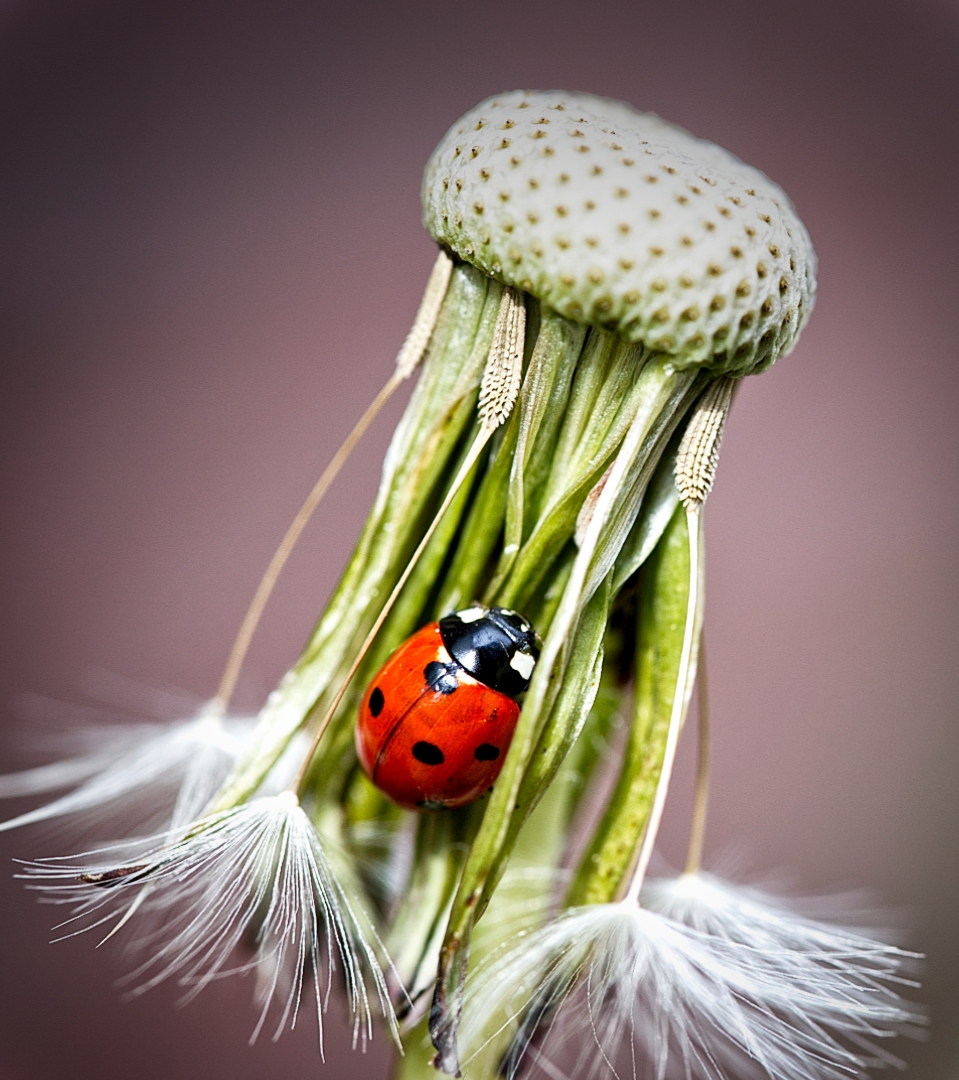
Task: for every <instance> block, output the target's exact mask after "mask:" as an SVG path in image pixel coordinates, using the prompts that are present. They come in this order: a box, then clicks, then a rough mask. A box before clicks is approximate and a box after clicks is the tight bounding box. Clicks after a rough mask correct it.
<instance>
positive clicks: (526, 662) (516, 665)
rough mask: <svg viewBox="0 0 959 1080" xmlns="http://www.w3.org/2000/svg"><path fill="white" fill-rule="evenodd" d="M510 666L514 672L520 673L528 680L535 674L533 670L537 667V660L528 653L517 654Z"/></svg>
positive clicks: (514, 654) (514, 655)
mask: <svg viewBox="0 0 959 1080" xmlns="http://www.w3.org/2000/svg"><path fill="white" fill-rule="evenodd" d="M509 666H510V667H511V668H512V669H513V670H514V671H518V672H519V673H520V675H522V677H523V678H524V679H528V678H529V677H530V675H532V674H533V668H534V667H536V658H535V657H534V656H532V655H531V654H530V653H528V652H515V653H513V658H512V659H511V660H510V662H509Z"/></svg>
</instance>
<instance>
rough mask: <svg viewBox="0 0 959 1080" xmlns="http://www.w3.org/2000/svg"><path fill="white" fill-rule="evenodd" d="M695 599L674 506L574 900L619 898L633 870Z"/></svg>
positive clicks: (653, 563)
mask: <svg viewBox="0 0 959 1080" xmlns="http://www.w3.org/2000/svg"><path fill="white" fill-rule="evenodd" d="M688 598H689V539H688V532H687V526H686V511H685V510H684V509H683V508H682V507H679V508H678V509H677V510H676V511H674V513H673V516H672V518H671V520H670V522H669V525H668V527H667V529H666V531H665V533H664V534H663V536H662V539H661V540H660V542H659V544H658V545H657V547H656V549H655V551H654V552H653V554H652V556H651V557H650V559H649V560H648V562H647V563H646V566H645V568H644V570H643V576H642V584H641V593H640V602H639V613H638V629H637V653H636V677H635V683H636V686H635V700H634V707H633V724H632V727H631V730H630V733H629V738H628V740H627V743H626V747H625V754H624V758H623V765H622V769H621V771H620V774H619V779H618V781H617V783H616V787H615V789H614V791H613V794H612V796H611V798H610V801H609V804H608V806H607V809H606V812H605V814H604V815H603V818H602V820H601V821H600V824H599V826H598V828H597V829H596V831H595V832H594V834H593V837H592V840H591V842H590V844H589V846H588V848H587V850H586V852H585V853H584V855H583V858H582V860H581V862H580V865H579V867H578V869H577V872H576V875H575V877H574V879H573V882H572V885H571V887H570V889H569V892H568V894H567V896H566V901H565V903H566V905H567V906H574V905H578V904H599V903H606V902H608V901H611V900H613V899H614V898H615V897H616V896H617V893H618V891H619V889H620V888H621V886H622V884H623V881H624V879H625V878H626V876H627V875H628V873H629V870H630V868H631V862H632V859H633V857H634V853H635V850H636V846H637V839H638V838H639V837H641V836H642V834H643V830H644V828H645V825H646V820H647V818H648V816H649V811H650V808H651V806H652V802H653V797H654V795H655V793H656V785H657V783H658V781H659V774H660V770H661V769H662V764H663V754H664V751H665V747H666V736H667V733H668V729H669V718H670V714H671V711H672V706H673V697H674V694H675V692H676V679H677V674H678V669H679V661H680V654H681V652H682V645H683V634H684V630H685V623H686V606H687V603H688Z"/></svg>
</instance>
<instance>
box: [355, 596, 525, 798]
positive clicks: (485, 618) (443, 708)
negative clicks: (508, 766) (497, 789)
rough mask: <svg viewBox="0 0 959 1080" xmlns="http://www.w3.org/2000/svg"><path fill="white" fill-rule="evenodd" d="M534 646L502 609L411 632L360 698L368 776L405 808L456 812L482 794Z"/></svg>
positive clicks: (361, 747) (360, 740)
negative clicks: (449, 808) (449, 809)
mask: <svg viewBox="0 0 959 1080" xmlns="http://www.w3.org/2000/svg"><path fill="white" fill-rule="evenodd" d="M538 656H539V650H538V648H537V647H536V633H535V631H534V630H533V628H532V626H530V624H529V623H528V622H527V620H526V619H524V618H523V616H522V615H518V614H517V613H516V612H515V611H510V610H508V609H507V608H497V607H494V608H485V607H480V606H478V605H477V606H475V607H470V608H466V609H465V610H463V611H457V612H455V613H454V614H452V615H447V616H446V617H445V618H443V619H440V621H439V622H433V623H430V624H429V625H428V626H424V627H423V629H422V630H418V631H417V632H416V633H415V634H414V635H413V636H412V637H410V638H407V640H406V641H404V642H403V644H402V645H401V646H400V647H399V648H398V649H397V650H396V652H394V653H393V655H392V656H391V657H390V658H389V660H387V661H386V663H385V664H384V665H383V667H382V668H381V669H380V671H379V673H378V674H377V676H376V678H375V679H374V680H373V681H372V683H371V684H370V686H369V689H368V690H367V691H366V694H365V695H364V697H363V703H362V704H361V706H360V715H359V720H358V721H357V725H356V750H357V754H358V755H359V759H360V764H361V765H362V766H363V768H364V770H365V771H366V774H367V776H369V778H370V779H371V780H372V781H373V783H374V784H376V786H377V787H378V788H379V789H380V790H381V791H383V792H385V793H386V794H387V795H388V796H389V797H390V798H391V799H392V800H393V801H394V802H396V803H399V805H400V806H405V807H407V808H409V809H421V810H438V809H442V808H444V807H453V806H464V805H465V804H466V803H469V802H472V801H473V800H474V799H478V798H479V797H480V795H482V794H483V793H484V792H486V791H488V790H489V788H490V786H491V785H492V783H493V781H494V780H495V779H496V777H497V776H498V775H499V771H500V769H501V768H502V767H503V760H504V758H505V757H506V751H507V750H508V749H509V744H510V740H511V739H512V738H513V729H514V728H515V727H516V721H517V720H518V719H519V705H517V703H516V701H515V698H516V697H517V696H518V695H519V694H521V693H523V691H524V690H525V689H526V688H527V687H528V686H529V681H530V678H531V677H532V674H533V668H534V667H535V666H536V660H537V657H538Z"/></svg>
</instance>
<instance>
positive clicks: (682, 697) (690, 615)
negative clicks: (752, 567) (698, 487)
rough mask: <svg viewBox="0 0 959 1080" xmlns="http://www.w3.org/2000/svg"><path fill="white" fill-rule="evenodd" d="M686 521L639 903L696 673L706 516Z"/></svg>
mask: <svg viewBox="0 0 959 1080" xmlns="http://www.w3.org/2000/svg"><path fill="white" fill-rule="evenodd" d="M686 523H687V528H688V532H689V599H688V601H687V604H686V625H685V630H684V632H683V651H682V654H681V656H680V660H679V672H678V674H677V676H676V693H675V694H674V695H673V707H672V712H671V713H670V717H669V733H668V735H667V736H666V749H665V752H664V754H663V764H662V769H661V771H660V774H659V782H658V783H657V785H656V795H655V797H654V799H653V805H652V809H651V810H650V812H649V819H648V821H647V823H646V830H645V832H644V834H643V842H642V845H641V847H640V849H639V855H638V857H637V859H636V866H635V868H634V870H633V873H632V876H631V878H630V880H629V887H628V888H627V889H626V892H625V895H624V897H623V898H624V899H625V900H626V901H628V902H632V903H636V902H638V900H639V891H640V889H641V888H642V885H643V880H644V878H645V877H646V871H647V869H648V868H649V860H650V858H651V856H652V854H653V848H654V846H655V844H656V836H657V834H658V833H659V826H660V824H661V822H662V819H663V809H664V808H665V806H666V795H667V793H668V791H669V781H670V779H671V777H672V773H673V764H674V762H675V760H676V748H677V747H678V745H679V734H680V732H681V731H682V727H683V719H684V716H685V713H686V705H687V703H688V700H689V688H690V685H691V681H692V679H694V678H695V676H696V665H695V662H694V660H693V652H694V648H695V643H696V629H697V613H698V609H699V604H700V594H701V592H702V582H701V575H700V556H701V554H702V517H701V515H700V510H699V507H694V508H692V509H690V508H687V510H686Z"/></svg>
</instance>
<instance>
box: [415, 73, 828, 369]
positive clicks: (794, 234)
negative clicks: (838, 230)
mask: <svg viewBox="0 0 959 1080" xmlns="http://www.w3.org/2000/svg"><path fill="white" fill-rule="evenodd" d="M423 213H424V220H425V223H426V227H427V229H428V230H429V232H430V235H431V236H432V237H433V238H434V239H435V240H437V241H438V242H439V243H441V244H445V245H446V246H448V247H449V248H450V249H451V250H452V251H454V252H455V253H456V254H457V255H459V256H460V257H461V258H462V259H465V260H466V261H468V262H470V263H472V264H473V265H474V266H477V267H479V268H480V269H481V270H484V271H485V272H486V273H487V274H489V275H491V276H492V277H495V278H497V279H499V280H500V281H502V282H505V283H506V284H507V285H512V286H514V287H516V288H519V289H524V290H525V291H526V292H529V293H532V294H533V295H534V296H536V297H538V298H539V299H540V300H542V301H543V302H544V303H545V304H547V305H549V306H550V307H551V308H553V309H554V310H555V311H558V312H559V313H560V314H561V315H565V316H567V317H568V318H570V319H574V320H576V321H577V322H584V323H589V324H592V325H597V326H603V327H606V328H607V329H610V330H613V331H615V332H616V333H618V334H620V335H622V336H623V337H625V338H627V339H629V340H630V341H639V342H643V343H644V344H645V345H646V346H647V347H649V348H651V349H655V350H657V351H661V352H665V353H668V354H670V355H672V356H674V357H675V359H676V364H677V366H689V365H700V364H707V365H709V366H710V367H712V368H715V369H716V370H718V371H725V372H730V373H732V374H742V373H746V372H749V371H754V370H756V369H757V368H762V367H766V366H768V365H769V364H771V363H772V362H773V361H774V360H775V359H776V358H777V357H779V356H781V355H783V353H785V352H788V350H789V349H790V348H791V347H792V345H793V344H794V343H795V341H796V338H797V336H798V334H799V331H800V328H801V327H802V325H803V323H804V322H805V320H806V317H807V316H808V314H809V311H810V309H811V308H812V305H813V301H814V299H815V290H816V257H815V253H814V252H813V248H812V244H811V243H810V240H809V235H808V233H807V232H806V229H805V227H804V226H803V224H802V222H801V221H800V220H799V218H798V217H797V216H796V213H795V211H794V210H793V208H792V204H791V203H790V202H789V199H788V198H787V197H786V195H785V194H784V193H783V191H782V190H781V189H780V188H778V187H777V186H776V185H775V184H773V183H772V182H771V181H770V180H769V179H768V178H767V177H765V176H764V175H763V174H762V173H761V172H759V170H758V169H754V168H751V167H750V166H748V165H744V164H743V163H742V162H741V161H739V160H738V159H737V158H735V157H733V155H732V154H729V153H727V152H726V151H725V150H723V149H722V148H721V147H719V146H716V145H715V144H713V143H709V142H705V141H703V140H702V139H697V138H695V137H694V136H692V135H690V134H689V133H688V132H686V131H683V130H681V129H680V128H676V127H673V126H672V125H671V124H667V123H666V122H665V121H663V120H660V119H659V117H657V116H653V115H651V114H649V113H641V112H637V111H636V110H635V109H633V108H631V107H630V106H628V105H625V104H623V103H622V102H618V101H608V100H606V99H604V98H598V97H593V96H592V95H589V94H570V93H563V92H559V91H555V92H529V91H514V92H513V93H508V94H500V95H497V96H496V97H492V98H490V99H489V100H488V101H484V102H483V103H482V104H480V105H477V107H476V108H475V109H472V110H471V111H470V112H468V113H467V114H466V115H465V116H464V117H462V119H460V120H459V121H458V122H457V123H456V124H454V125H453V127H452V128H451V129H450V130H449V131H448V132H447V134H446V136H445V137H444V138H443V141H442V142H441V143H440V144H439V146H438V147H437V148H436V150H435V151H434V153H433V156H432V157H431V158H430V160H429V163H428V164H427V167H426V175H425V177H424V180H423Z"/></svg>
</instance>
